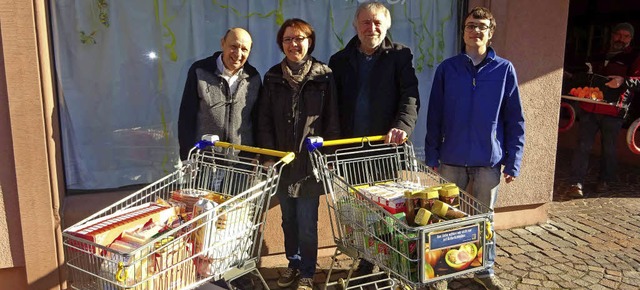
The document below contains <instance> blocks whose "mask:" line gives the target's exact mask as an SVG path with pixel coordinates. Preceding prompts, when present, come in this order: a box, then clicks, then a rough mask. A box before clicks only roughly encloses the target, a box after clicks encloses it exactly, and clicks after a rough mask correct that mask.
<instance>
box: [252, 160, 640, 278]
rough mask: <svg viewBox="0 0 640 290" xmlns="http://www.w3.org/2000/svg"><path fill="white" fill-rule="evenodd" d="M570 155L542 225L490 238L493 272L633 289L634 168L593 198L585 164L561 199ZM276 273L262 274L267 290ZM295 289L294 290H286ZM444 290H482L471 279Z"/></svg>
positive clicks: (639, 188) (636, 258)
mask: <svg viewBox="0 0 640 290" xmlns="http://www.w3.org/2000/svg"><path fill="white" fill-rule="evenodd" d="M570 154H571V152H570V151H568V150H560V151H559V152H558V157H557V162H556V171H555V172H556V176H555V185H554V194H553V201H552V202H551V203H550V207H549V220H548V221H547V222H546V223H543V224H538V225H533V226H527V227H524V228H513V229H508V230H500V231H498V232H497V234H498V239H497V244H498V249H497V258H496V265H495V272H496V275H497V276H498V277H500V279H501V280H502V281H503V283H504V284H505V285H506V286H507V287H508V288H509V289H521V290H525V289H590V290H593V289H640V250H639V249H640V198H639V197H640V168H639V167H637V166H633V165H626V164H623V163H621V164H620V167H619V172H620V181H619V182H616V183H613V184H611V187H610V190H609V191H608V192H606V193H601V194H596V193H595V192H594V191H593V188H595V180H596V177H597V171H598V167H597V160H595V159H592V160H591V163H590V164H591V165H590V170H589V176H588V180H592V182H587V183H586V184H585V198H582V199H571V198H569V197H567V196H564V195H563V192H564V190H565V189H566V188H567V187H568V185H569V184H568V182H567V179H568V173H569V163H570ZM330 262H331V260H330V258H329V257H322V258H320V260H319V261H318V271H317V273H316V277H315V280H316V286H315V289H323V288H324V287H323V286H324V284H323V283H324V281H325V279H326V274H327V268H328V266H329V264H330ZM349 262H350V260H347V258H346V257H340V260H339V261H338V268H340V269H341V270H339V271H337V273H336V274H333V275H332V277H331V280H332V281H335V280H336V279H338V278H340V277H344V276H346V271H345V270H344V269H347V268H348V266H349ZM284 267H286V265H281V266H280V267H271V268H261V269H260V271H261V273H262V275H263V276H264V278H265V279H266V280H267V282H268V284H269V287H270V288H271V289H281V288H279V287H278V286H277V284H276V282H277V279H278V277H279V272H280V271H282V270H283V269H284ZM291 289H295V288H293V287H292V288H291ZM449 289H469V290H474V289H483V288H482V287H480V286H478V285H477V284H476V283H474V282H473V279H472V277H471V276H469V277H462V278H458V279H454V280H452V281H450V282H449Z"/></svg>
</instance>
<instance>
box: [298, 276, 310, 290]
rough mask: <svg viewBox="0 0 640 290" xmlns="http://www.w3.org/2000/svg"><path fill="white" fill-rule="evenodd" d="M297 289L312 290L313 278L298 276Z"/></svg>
mask: <svg viewBox="0 0 640 290" xmlns="http://www.w3.org/2000/svg"><path fill="white" fill-rule="evenodd" d="M298 290H313V278H300V280H299V281H298Z"/></svg>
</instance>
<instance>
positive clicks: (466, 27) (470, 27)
mask: <svg viewBox="0 0 640 290" xmlns="http://www.w3.org/2000/svg"><path fill="white" fill-rule="evenodd" d="M489 28H491V27H489V26H486V25H484V24H480V25H477V24H465V25H464V31H467V32H472V31H479V32H485V31H487V29H489Z"/></svg>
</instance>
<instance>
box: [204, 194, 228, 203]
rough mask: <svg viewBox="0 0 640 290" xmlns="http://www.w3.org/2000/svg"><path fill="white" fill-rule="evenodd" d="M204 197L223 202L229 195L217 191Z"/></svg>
mask: <svg viewBox="0 0 640 290" xmlns="http://www.w3.org/2000/svg"><path fill="white" fill-rule="evenodd" d="M204 198H206V199H208V200H211V201H213V202H215V203H217V204H221V203H224V202H225V201H227V200H229V199H231V196H228V195H224V194H222V193H218V192H211V193H209V194H207V195H205V196H204Z"/></svg>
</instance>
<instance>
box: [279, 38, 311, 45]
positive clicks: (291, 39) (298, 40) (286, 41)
mask: <svg viewBox="0 0 640 290" xmlns="http://www.w3.org/2000/svg"><path fill="white" fill-rule="evenodd" d="M307 38H308V37H306V36H296V37H285V38H283V39H282V43H284V44H291V42H295V43H297V44H300V43H302V42H303V41H304V40H305V39H307Z"/></svg>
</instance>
